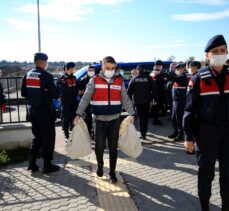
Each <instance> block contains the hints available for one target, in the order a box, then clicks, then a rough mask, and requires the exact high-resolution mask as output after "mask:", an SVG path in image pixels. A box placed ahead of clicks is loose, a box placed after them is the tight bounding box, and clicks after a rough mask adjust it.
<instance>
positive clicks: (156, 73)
mask: <svg viewBox="0 0 229 211" xmlns="http://www.w3.org/2000/svg"><path fill="white" fill-rule="evenodd" d="M152 73H153V74H154V75H159V74H160V73H161V71H160V70H153V71H152Z"/></svg>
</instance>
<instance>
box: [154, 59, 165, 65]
mask: <svg viewBox="0 0 229 211" xmlns="http://www.w3.org/2000/svg"><path fill="white" fill-rule="evenodd" d="M155 65H163V62H162V61H161V60H157V61H156V62H155Z"/></svg>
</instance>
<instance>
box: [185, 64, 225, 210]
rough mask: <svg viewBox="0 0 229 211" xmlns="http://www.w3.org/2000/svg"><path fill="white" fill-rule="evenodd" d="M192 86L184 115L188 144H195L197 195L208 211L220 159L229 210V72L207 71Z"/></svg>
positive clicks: (223, 191) (222, 196) (198, 76)
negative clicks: (190, 142) (216, 164)
mask: <svg viewBox="0 0 229 211" xmlns="http://www.w3.org/2000/svg"><path fill="white" fill-rule="evenodd" d="M191 82H192V83H189V88H190V90H189V92H188V95H187V100H186V107H185V114H184V119H183V121H184V132H185V139H186V140H187V141H194V140H195V141H196V145H197V160H198V165H199V172H198V194H199V198H200V201H201V205H202V210H208V204H209V199H210V196H211V184H212V180H213V179H214V175H215V163H216V160H217V158H218V161H219V171H220V180H219V182H220V194H221V198H222V204H223V208H222V210H225V211H226V210H229V68H228V67H227V66H224V68H223V71H222V72H221V73H220V74H219V73H217V72H215V71H214V70H212V69H211V67H207V68H204V69H201V70H200V71H199V73H198V74H196V75H195V76H194V77H193V78H192V79H191Z"/></svg>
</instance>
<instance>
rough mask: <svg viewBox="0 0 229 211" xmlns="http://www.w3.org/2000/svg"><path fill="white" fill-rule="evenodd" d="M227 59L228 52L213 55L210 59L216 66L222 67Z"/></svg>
mask: <svg viewBox="0 0 229 211" xmlns="http://www.w3.org/2000/svg"><path fill="white" fill-rule="evenodd" d="M226 60H227V54H223V55H212V57H211V59H210V64H211V65H213V66H216V67H221V66H223V65H224V64H225V62H226Z"/></svg>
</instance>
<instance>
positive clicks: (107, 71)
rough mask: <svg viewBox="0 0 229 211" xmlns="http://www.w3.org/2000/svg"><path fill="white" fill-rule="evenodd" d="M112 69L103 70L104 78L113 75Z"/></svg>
mask: <svg viewBox="0 0 229 211" xmlns="http://www.w3.org/2000/svg"><path fill="white" fill-rule="evenodd" d="M114 73H115V71H114V70H105V72H104V75H105V77H106V78H112V77H113V76H114Z"/></svg>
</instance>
